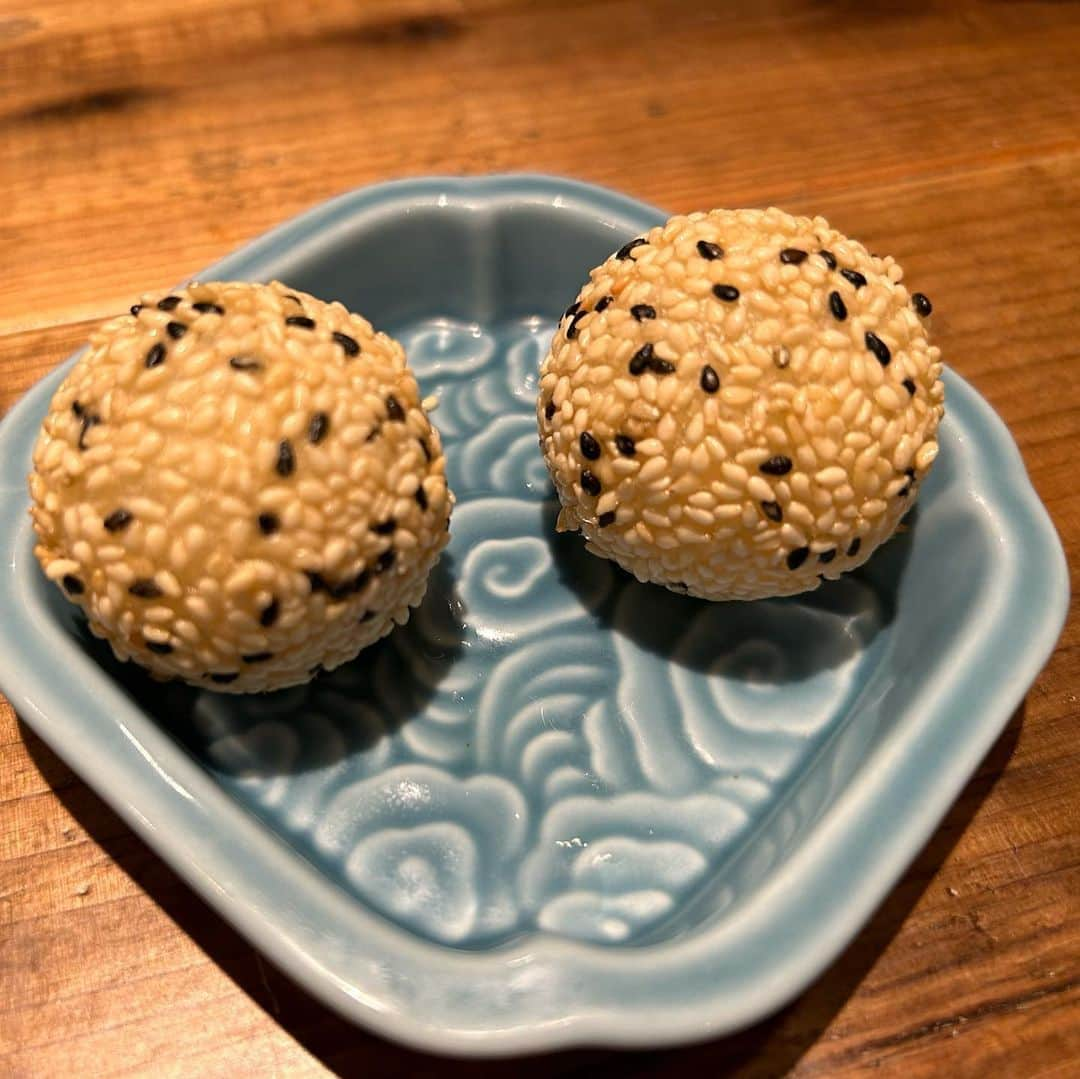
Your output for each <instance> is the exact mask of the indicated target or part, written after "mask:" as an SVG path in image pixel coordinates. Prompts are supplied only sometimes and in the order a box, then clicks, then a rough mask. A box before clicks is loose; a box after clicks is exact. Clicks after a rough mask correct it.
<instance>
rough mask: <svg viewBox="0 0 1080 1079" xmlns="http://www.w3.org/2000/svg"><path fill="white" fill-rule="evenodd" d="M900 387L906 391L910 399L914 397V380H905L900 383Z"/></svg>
mask: <svg viewBox="0 0 1080 1079" xmlns="http://www.w3.org/2000/svg"><path fill="white" fill-rule="evenodd" d="M900 385H901V386H903V387H904V389H905V390H907V392H908V393H910V394H911V396H912V397H914V396H915V380H914V379H911V378H905V379H904V381H903V382H901V383H900Z"/></svg>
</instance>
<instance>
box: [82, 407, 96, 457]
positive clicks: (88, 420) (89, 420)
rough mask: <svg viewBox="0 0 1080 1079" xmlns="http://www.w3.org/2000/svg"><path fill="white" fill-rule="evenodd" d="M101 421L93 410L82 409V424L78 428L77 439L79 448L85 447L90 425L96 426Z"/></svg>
mask: <svg viewBox="0 0 1080 1079" xmlns="http://www.w3.org/2000/svg"><path fill="white" fill-rule="evenodd" d="M99 423H101V417H100V416H97V415H95V414H94V413H93V412H87V411H85V410H84V411H83V414H82V426H81V427H80V428H79V441H78V443H77V444H78V447H79V449H80V450H85V449H86V434H87V432H88V431H89V430H90V428H91V427H96V426H97V425H98V424H99Z"/></svg>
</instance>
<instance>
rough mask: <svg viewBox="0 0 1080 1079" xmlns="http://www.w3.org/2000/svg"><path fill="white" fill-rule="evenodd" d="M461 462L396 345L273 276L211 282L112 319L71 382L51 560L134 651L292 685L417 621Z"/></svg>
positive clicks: (145, 660)
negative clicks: (447, 450) (449, 478)
mask: <svg viewBox="0 0 1080 1079" xmlns="http://www.w3.org/2000/svg"><path fill="white" fill-rule="evenodd" d="M444 471H445V470H444V460H443V456H442V450H441V447H440V442H439V436H438V433H437V432H436V431H435V430H434V428H433V427H432V426H431V424H430V423H429V422H428V418H427V416H426V415H425V413H424V410H423V407H422V406H421V403H420V395H419V391H418V389H417V385H416V380H415V378H414V377H413V375H412V372H411V371H410V370H409V368H408V366H407V365H406V360H405V354H404V352H403V350H402V348H401V346H400V345H399V344H398V343H397V342H396V341H394V340H393V339H392V338H390V337H387V336H386V334H383V333H376V332H375V331H374V330H373V329H372V327H371V325H370V324H369V323H368V322H367V321H366V320H365V319H363V318H361V317H360V316H358V315H354V314H350V313H349V311H347V310H346V309H345V308H344V307H343V306H342V305H341V304H339V303H330V304H327V303H323V302H322V301H320V300H317V299H314V298H313V297H311V296H308V295H306V294H304V293H302V292H296V291H295V290H290V289H288V288H286V287H285V286H284V285H281V284H278V283H276V282H275V283H273V284H270V285H251V284H240V283H219V282H213V283H211V282H207V283H203V284H192V285H189V286H188V287H186V288H183V289H180V290H178V291H177V292H175V293H174V294H172V295H169V296H166V297H164V298H158V297H146V298H144V300H143V302H142V303H141V304H137V305H136V306H135V307H133V308H132V311H131V314H130V315H124V316H122V317H119V318H115V319H113V320H112V321H110V322H108V323H106V325H105V326H103V327H102V328H101V330H100V331H98V332H97V333H95V334H94V336H93V337H92V338H91V342H90V347H89V349H88V351H87V352H86V353H85V354H84V355H83V356H82V357H81V358H80V359H79V360H77V361H76V363H75V366H74V367H73V368H72V370H71V372H70V373H69V374H68V376H67V378H66V379H64V381H63V383H62V384H61V385H60V388H59V389H58V390H57V391H56V395H55V396H54V397H53V400H52V404H51V406H50V408H49V412H48V415H47V416H46V417H45V421H44V424H43V426H42V430H41V433H40V435H39V437H38V441H37V444H36V446H35V448H34V471H33V473H32V474H31V476H30V491H31V495H32V497H33V506H32V509H31V513H32V516H33V519H34V528H35V530H36V532H37V538H38V544H37V546H36V547H35V553H36V555H37V557H38V559H39V561H40V562H41V564H42V566H43V567H44V569H45V573H46V575H47V576H48V577H49V578H50V579H51V580H54V581H56V583H57V584H58V585H59V586H60V587H61V588H62V589H63V591H64V593H65V594H66V595H67V597H68V598H69V599H70V600H71V601H72V602H74V603H77V604H78V605H79V606H80V607H81V608H82V609H83V610H84V611H85V613H86V615H87V617H88V619H89V623H90V628H91V630H92V631H93V632H94V633H95V634H96V635H97V636H99V637H103V638H105V639H106V640H107V641H108V642H109V643H110V644H111V646H112V649H113V651H114V652H115V653H116V655H117V656H118V657H119V658H120V659H123V660H127V659H132V660H135V661H136V662H137V663H139V664H141V665H142V666H144V667H146V668H148V669H149V670H150V672H151V673H152V674H154V675H155V676H157V677H162V678H168V677H177V678H182V679H184V680H185V681H187V682H191V683H193V684H195V685H199V686H204V687H207V688H216V689H220V690H224V691H228V692H238V693H239V692H248V691H253V690H267V689H276V688H279V687H281V686H287V685H292V684H295V683H299V682H304V681H306V680H307V679H309V678H310V677H311V676H312V675H313V674H314V673H315V672H316V671H317V670H318V669H319V667H323V668H327V669H329V668H332V667H336V666H337V665H338V664H340V663H344V662H345V661H346V660H349V659H351V658H352V657H353V656H355V655H356V654H357V652H359V651H360V649H361V648H364V647H365V646H367V645H369V644H371V643H372V642H374V641H376V640H377V639H379V638H380V637H383V636H385V635H386V634H387V633H389V632H390V630H391V629H392V628H393V626H394V624H395V623H402V622H405V621H406V620H407V619H408V617H409V608H410V607H412V606H415V605H416V604H417V603H419V602H420V600H421V598H422V597H423V594H424V590H425V588H426V586H427V577H428V573H429V571H430V570H431V568H432V566H433V565H434V564H435V562H436V561H437V559H438V556H439V552H440V551H441V549H442V548H443V546H444V545H445V543H446V539H447V535H446V529H447V526H448V523H449V514H450V508H451V503H452V497H451V495H450V494H449V492H448V490H447V486H446V479H445V474H444Z"/></svg>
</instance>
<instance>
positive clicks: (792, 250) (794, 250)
mask: <svg viewBox="0 0 1080 1079" xmlns="http://www.w3.org/2000/svg"><path fill="white" fill-rule="evenodd" d="M780 261H781V262H782V263H784V265H786V266H798V265H799V263H800V262H805V261H806V252H805V251H803V250H802V249H800V248H798V247H785V248H784V250H783V251H781V252H780Z"/></svg>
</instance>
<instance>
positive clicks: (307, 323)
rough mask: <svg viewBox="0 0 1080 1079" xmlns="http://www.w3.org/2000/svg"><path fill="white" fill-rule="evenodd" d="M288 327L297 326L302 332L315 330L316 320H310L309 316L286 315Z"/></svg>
mask: <svg viewBox="0 0 1080 1079" xmlns="http://www.w3.org/2000/svg"><path fill="white" fill-rule="evenodd" d="M285 325H286V326H297V327H299V328H300V329H301V330H313V329H315V320H314V319H313V318H308V317H307V315H286V316H285Z"/></svg>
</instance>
